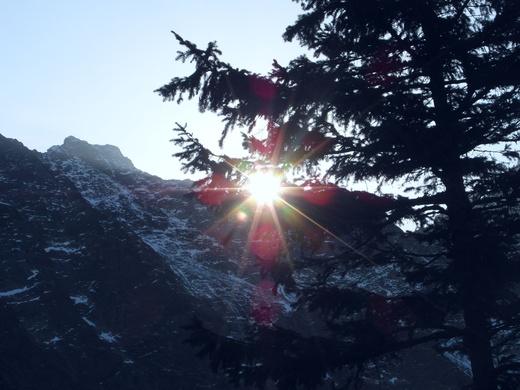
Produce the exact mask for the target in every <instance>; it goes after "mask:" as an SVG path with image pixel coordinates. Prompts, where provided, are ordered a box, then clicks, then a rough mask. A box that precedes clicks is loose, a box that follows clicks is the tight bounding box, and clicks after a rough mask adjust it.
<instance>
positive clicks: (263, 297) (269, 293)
mask: <svg viewBox="0 0 520 390" xmlns="http://www.w3.org/2000/svg"><path fill="white" fill-rule="evenodd" d="M275 289H276V285H275V284H274V283H273V282H271V281H270V280H261V281H260V282H259V283H258V284H257V285H256V286H255V288H254V290H253V293H252V294H251V316H252V318H253V320H254V321H255V322H256V323H258V324H260V325H272V324H274V323H275V322H276V320H277V319H278V315H279V314H280V303H279V302H278V301H277V300H276V296H275V294H274V292H273V291H275Z"/></svg>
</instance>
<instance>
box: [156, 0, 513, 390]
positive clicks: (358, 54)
mask: <svg viewBox="0 0 520 390" xmlns="http://www.w3.org/2000/svg"><path fill="white" fill-rule="evenodd" d="M298 3H300V4H301V7H302V11H303V13H302V14H301V15H300V16H299V17H298V18H297V20H296V21H295V22H294V24H292V25H291V26H289V27H288V28H287V29H286V32H285V34H284V36H283V38H284V39H285V40H287V41H292V40H298V41H299V42H300V43H301V45H302V46H304V47H306V48H308V49H309V53H310V54H312V55H313V56H312V57H308V56H301V57H298V58H296V59H294V60H293V61H291V62H290V63H289V64H288V65H285V66H283V65H281V64H279V63H278V62H276V61H274V63H273V68H272V71H271V72H270V73H269V74H267V75H258V74H254V73H252V72H248V71H246V70H240V69H236V68H233V67H232V66H231V65H230V64H228V63H225V62H223V61H221V59H220V57H221V54H222V53H220V51H219V50H218V48H217V45H216V43H214V42H212V43H210V44H209V45H208V46H207V48H206V49H200V48H198V47H197V46H196V45H195V44H193V43H191V42H189V41H187V40H185V39H183V38H182V37H180V36H179V35H177V34H175V33H174V34H175V37H176V39H177V40H178V42H179V43H180V45H182V46H183V47H184V51H182V52H180V53H179V57H178V59H180V60H182V61H191V62H193V64H194V68H195V69H194V72H193V73H192V74H191V75H190V76H187V77H176V78H174V79H172V80H171V82H170V83H168V84H166V85H164V86H163V87H161V88H159V89H158V90H157V92H158V93H159V94H160V95H161V96H162V97H163V98H164V99H165V100H177V101H178V102H181V101H182V100H183V99H184V98H186V97H187V98H188V99H194V98H198V101H199V107H200V110H201V111H212V112H215V113H217V114H218V115H220V116H221V117H222V118H223V120H224V121H225V127H224V129H223V130H222V135H221V141H223V140H224V139H225V138H226V137H227V136H230V135H229V134H230V131H232V130H233V129H234V128H236V127H244V128H246V129H247V131H246V132H245V133H244V134H243V137H244V146H245V147H246V148H247V149H248V150H249V151H250V156H249V158H248V159H240V160H239V159H232V158H229V157H227V156H219V155H215V154H213V153H212V152H211V151H209V150H208V149H206V148H205V147H204V145H203V144H201V142H200V141H199V140H197V139H195V138H194V137H193V136H192V135H191V134H190V133H188V131H187V130H186V128H185V127H182V126H179V127H178V128H177V131H178V136H177V138H176V139H175V140H174V141H175V142H176V143H177V144H179V145H182V146H183V150H182V151H181V152H179V153H177V154H176V156H177V157H178V158H180V159H182V160H183V161H184V163H185V165H184V167H185V169H186V170H192V171H200V170H202V171H206V172H207V173H208V177H207V178H206V179H204V180H202V181H200V182H198V183H196V186H195V189H194V192H193V196H195V197H196V198H198V199H199V200H200V201H202V202H204V203H205V204H209V205H210V206H211V207H213V208H214V209H215V210H216V211H217V212H220V213H222V215H226V213H228V212H229V210H232V209H233V207H235V206H236V205H237V204H240V203H241V202H242V201H244V198H245V196H246V195H245V192H244V191H243V189H242V187H241V186H242V184H243V183H244V181H245V180H247V175H248V172H249V171H250V170H251V169H252V168H253V167H254V166H256V164H258V163H259V162H260V161H261V162H263V164H264V166H267V167H269V169H274V170H276V171H277V172H278V171H291V172H293V173H295V172H296V173H297V174H298V175H300V177H301V178H302V179H301V181H300V182H298V183H297V184H298V185H299V186H296V187H293V188H292V189H291V190H289V189H288V190H287V191H286V192H285V193H284V195H282V196H281V198H282V200H281V201H280V202H281V203H279V204H278V205H276V206H275V207H274V209H275V210H274V212H272V213H270V216H269V215H268V216H267V217H263V219H262V220H261V221H260V222H259V223H258V224H259V225H261V226H270V225H274V226H275V227H276V231H283V232H293V233H294V232H296V231H300V232H302V234H301V235H299V236H298V235H295V236H298V237H300V242H301V243H302V246H304V247H305V248H304V249H305V250H304V251H302V252H301V253H302V255H301V256H300V257H298V258H293V259H290V261H289V260H288V253H287V250H286V251H283V250H281V251H280V253H277V254H276V256H275V257H276V259H275V261H274V265H271V266H270V268H269V270H268V273H269V277H270V278H271V280H273V283H274V286H275V288H276V287H278V288H280V286H292V287H293V288H294V286H295V283H296V282H295V281H294V278H293V277H292V276H293V274H294V272H296V271H297V270H298V269H303V268H309V267H311V268H313V269H314V270H315V278H314V280H313V282H309V283H304V285H301V286H297V288H294V290H295V291H296V293H297V294H298V302H297V306H298V307H301V308H307V309H310V310H315V311H318V312H319V313H320V315H321V316H322V317H323V319H324V321H325V322H326V324H327V333H326V334H324V335H317V336H313V337H308V336H305V335H303V334H300V333H298V332H296V331H294V330H290V329H284V328H282V327H279V326H276V325H275V324H272V323H270V326H266V324H262V323H260V324H259V325H258V327H257V329H256V330H255V331H254V332H253V331H252V333H251V334H250V335H249V336H247V337H245V338H243V339H240V340H237V339H232V338H229V337H226V335H216V334H214V333H212V332H211V331H209V330H207V329H205V328H204V327H203V326H202V325H201V323H200V322H194V324H193V325H192V326H191V328H190V329H191V330H192V338H191V342H192V343H193V344H194V345H197V346H199V347H201V348H202V349H201V354H202V355H208V356H209V357H210V360H211V362H212V366H213V367H214V369H220V370H223V371H225V372H226V373H227V374H228V375H229V376H230V378H231V379H232V380H233V381H234V382H235V383H243V384H247V385H255V386H257V387H259V388H260V387H262V386H263V385H265V383H266V381H267V380H273V381H274V382H275V383H276V384H277V386H278V388H280V389H296V388H298V387H303V388H308V389H312V388H316V387H317V386H318V385H320V384H321V383H323V381H324V378H326V377H327V375H329V374H331V373H333V372H336V373H337V372H339V371H344V372H348V373H352V376H351V377H349V378H350V379H349V380H351V381H347V383H355V381H356V378H357V375H358V374H359V372H361V371H362V370H363V369H364V368H366V366H367V364H368V363H369V362H373V361H376V360H378V359H381V358H383V357H385V356H388V355H391V354H393V353H398V352H399V351H402V350H404V349H408V348H412V347H414V346H417V345H433V347H434V348H436V349H437V350H438V351H439V352H446V351H457V352H459V353H461V354H463V355H465V356H467V358H468V360H469V362H470V364H471V372H472V379H471V383H472V386H473V387H472V388H474V389H477V390H484V389H486V390H487V389H516V388H518V387H520V361H519V357H518V353H519V351H520V349H519V344H518V342H519V338H518V336H519V334H518V333H519V331H520V300H519V296H518V292H519V284H518V283H519V277H520V269H519V265H520V259H519V242H518V240H519V238H520V215H519V213H518V211H519V210H518V205H519V200H520V172H519V169H518V159H519V158H520V155H519V153H518V151H517V146H518V141H519V140H520V126H519V113H520V99H519V98H520V95H519V92H520V71H519V70H520V47H519V43H520V2H519V1H518V0H321V1H316V0H300V1H298ZM264 122H266V123H268V125H267V126H266V131H265V134H264V136H262V137H260V136H258V135H255V133H254V132H253V131H252V130H253V129H255V126H257V125H258V124H259V123H264ZM322 162H326V164H320V163H322ZM366 181H372V182H375V183H377V184H378V185H379V190H380V191H382V190H383V189H388V188H395V190H394V193H393V194H383V193H378V194H377V195H374V194H368V193H365V192H360V191H353V190H351V189H350V190H349V188H350V186H351V185H352V184H353V183H355V182H366ZM392 186H393V187H392ZM289 206H290V209H291V210H292V211H291V212H292V216H287V215H286V214H287V213H286V212H285V211H284V209H285V208H288V207H289ZM289 214H290V213H289ZM295 220H297V222H294V221H295ZM403 221H413V222H414V223H415V224H416V225H417V226H418V229H417V230H416V231H415V232H414V233H410V234H409V235H410V236H413V238H414V240H417V241H418V242H420V243H422V247H423V248H430V249H431V248H435V250H433V251H428V250H419V249H418V250H417V251H416V252H414V251H412V250H410V248H406V247H404V246H403V245H402V243H400V242H399V240H395V239H393V238H392V234H394V233H395V230H394V229H391V228H390V226H393V225H394V224H396V223H400V222H403ZM316 226H319V227H320V229H322V230H318V231H316V230H315V229H313V227H316ZM276 231H275V233H273V234H275V235H276ZM323 232H325V233H323ZM342 234H346V235H348V237H349V240H350V241H349V243H348V244H349V245H348V246H345V247H344V248H343V250H341V251H335V252H334V254H333V255H331V256H330V257H327V258H323V257H320V258H319V259H317V258H316V256H313V253H315V252H313V250H315V249H317V248H323V246H324V243H325V241H326V238H325V237H326V236H328V235H329V236H330V235H335V236H336V237H341V235H342ZM309 248H311V249H312V248H314V249H312V250H311V249H309ZM256 255H257V257H260V258H262V256H263V255H262V254H260V255H258V253H257V254H256ZM264 257H265V256H264ZM284 264H285V266H283V265H284ZM287 264H290V266H289V267H288V266H287ZM383 266H391V267H392V269H393V271H394V272H397V273H399V275H401V276H402V277H403V279H405V280H406V288H405V287H403V289H402V290H401V291H399V292H396V293H393V294H390V295H388V294H387V295H384V294H382V293H377V292H376V291H371V290H369V289H366V288H360V287H357V286H355V285H348V283H338V282H337V281H338V280H342V278H343V277H344V275H345V273H347V272H353V270H356V269H359V268H360V267H364V268H367V269H368V268H377V267H383ZM367 272H368V271H367ZM267 322H269V321H267ZM317 356H320V359H317V358H316V357H317Z"/></svg>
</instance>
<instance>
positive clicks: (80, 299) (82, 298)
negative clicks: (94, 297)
mask: <svg viewBox="0 0 520 390" xmlns="http://www.w3.org/2000/svg"><path fill="white" fill-rule="evenodd" d="M69 298H70V299H72V300H73V301H74V304H75V305H88V298H87V296H86V295H71V296H70V297H69Z"/></svg>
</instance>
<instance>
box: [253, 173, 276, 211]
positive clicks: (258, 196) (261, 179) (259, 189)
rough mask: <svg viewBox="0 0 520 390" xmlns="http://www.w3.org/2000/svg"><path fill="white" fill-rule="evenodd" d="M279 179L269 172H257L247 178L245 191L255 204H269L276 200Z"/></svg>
mask: <svg viewBox="0 0 520 390" xmlns="http://www.w3.org/2000/svg"><path fill="white" fill-rule="evenodd" d="M280 184H281V181H280V178H278V177H277V176H276V175H274V174H273V173H272V172H269V171H257V172H254V173H252V174H251V175H250V176H249V178H248V183H247V184H246V185H245V189H246V190H247V191H248V192H249V193H250V194H251V198H252V199H254V200H255V201H256V202H257V203H261V204H263V203H269V202H273V201H274V200H276V199H277V198H278V196H279V194H280V189H281V187H280Z"/></svg>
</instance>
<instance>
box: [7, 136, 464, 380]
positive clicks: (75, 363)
mask: <svg viewBox="0 0 520 390" xmlns="http://www.w3.org/2000/svg"><path fill="white" fill-rule="evenodd" d="M190 184H191V183H190V182H189V181H179V180H163V179H161V178H159V177H157V176H154V175H150V174H148V173H146V172H143V171H141V170H139V169H137V168H136V167H135V166H134V165H133V163H132V162H131V161H130V160H129V159H128V158H126V157H125V156H123V154H122V153H121V151H120V150H119V149H118V148H117V147H115V146H111V145H103V146H101V145H91V144H89V143H87V142H85V141H82V140H79V139H77V138H75V137H72V136H70V137H67V138H66V139H65V141H64V143H63V144H62V145H57V146H53V147H51V148H49V150H48V151H47V152H46V153H39V152H37V151H30V150H28V149H27V148H26V147H25V146H24V145H23V144H22V143H20V142H19V141H17V140H12V139H7V138H5V137H3V136H1V135H0V220H2V221H4V222H5V223H3V224H2V225H0V226H1V227H0V242H1V245H0V259H2V260H1V261H2V267H3V274H2V276H3V277H1V278H0V319H1V320H2V323H3V324H4V328H3V333H0V363H5V364H2V365H0V389H2V390H3V389H6V390H11V389H27V390H32V389H41V388H45V389H63V388H77V389H145V390H146V389H154V390H162V389H203V388H204V389H207V388H214V389H228V388H234V387H233V386H230V385H229V384H228V381H227V378H225V377H222V376H221V375H214V374H213V373H211V371H210V370H209V369H208V366H207V363H206V362H205V361H201V360H199V359H197V358H196V356H195V355H196V350H193V349H191V347H189V346H188V345H187V344H185V342H184V340H185V339H186V336H187V334H186V333H185V331H184V329H183V326H184V325H187V324H188V323H189V322H190V319H191V318H192V317H194V316H195V317H198V318H201V319H203V320H204V321H205V323H206V324H207V325H208V326H209V327H210V328H212V329H214V330H217V331H218V332H219V333H221V334H223V335H230V336H231V337H237V338H240V337H241V335H243V332H244V325H245V324H247V323H248V321H249V320H250V317H249V314H250V313H251V312H252V311H254V310H256V309H258V305H262V304H265V303H266V302H267V304H269V305H271V304H273V305H276V307H277V308H278V309H279V310H280V313H279V314H280V315H279V317H280V318H279V320H280V324H281V325H282V326H288V327H289V328H290V327H293V328H300V329H305V327H306V325H307V324H309V323H313V321H317V318H315V317H308V316H307V315H301V314H299V313H297V312H294V311H293V309H292V308H291V299H292V297H291V296H290V294H289V293H286V292H285V291H284V290H283V289H280V290H279V294H277V295H276V296H273V294H272V291H271V289H266V288H265V285H262V284H261V283H259V281H260V279H261V277H260V275H259V270H258V267H257V264H256V263H255V261H254V259H250V258H248V256H247V254H246V253H244V242H245V240H246V239H247V233H248V231H247V230H244V229H242V230H241V229H240V228H238V229H237V227H236V226H233V225H230V224H229V223H226V222H224V221H222V220H219V219H217V217H216V216H215V215H213V214H212V213H211V212H210V211H208V210H207V209H206V208H205V207H204V206H202V205H200V204H198V203H196V202H195V201H192V200H190V199H188V198H187V197H186V196H185V195H186V194H187V193H188V187H189V186H190ZM232 233H233V234H232ZM300 277H305V275H300ZM348 277H349V278H351V279H352V281H354V282H356V281H355V278H356V277H358V276H356V275H349V276H348ZM356 283H364V285H366V286H368V285H373V287H372V288H376V287H374V286H378V287H377V288H381V289H389V291H390V290H391V289H393V288H396V286H395V281H393V279H392V278H390V277H388V274H380V275H378V274H374V275H362V277H360V279H359V281H357V282H356ZM360 286H361V284H360ZM255 305H256V306H255ZM316 324H318V323H317V322H316ZM314 328H316V329H319V328H320V326H319V325H316V326H314V327H312V328H311V329H314ZM16 346H18V347H16ZM422 353H424V351H419V354H422ZM411 360H413V358H412V359H411ZM440 366H441V367H443V370H444V371H443V372H445V373H449V374H447V375H449V377H450V378H451V377H454V378H457V380H459V379H460V378H459V377H458V376H457V373H456V372H458V371H457V368H456V367H455V366H454V365H452V364H451V363H450V364H447V363H446V362H444V363H443V362H441V363H440ZM413 367H415V366H413ZM413 367H412V368H413ZM407 370H408V374H409V372H410V368H408V369H407ZM413 370H415V368H413V369H412V370H411V371H413ZM385 375H386V377H385V378H386V379H385V380H386V382H385V383H386V385H387V386H388V388H395V389H399V388H408V387H409V383H410V381H409V380H408V379H406V378H402V379H398V374H396V373H392V372H389V373H385V374H384V375H383V376H385ZM409 377H410V378H412V377H414V378H415V379H414V381H415V383H417V381H419V383H420V379H418V378H417V374H413V375H409ZM442 380H444V378H430V379H428V381H430V382H431V383H429V384H425V385H424V386H426V387H423V388H424V389H434V388H438V386H437V382H436V381H441V382H442ZM394 384H395V386H394ZM374 386H375V387H370V385H368V386H367V387H366V388H367V389H372V388H379V387H378V386H379V385H374ZM428 386H429V387H428ZM435 386H437V387H435ZM442 387H443V388H446V389H448V388H456V387H447V386H446V383H445V382H444V385H443V386H442Z"/></svg>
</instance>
